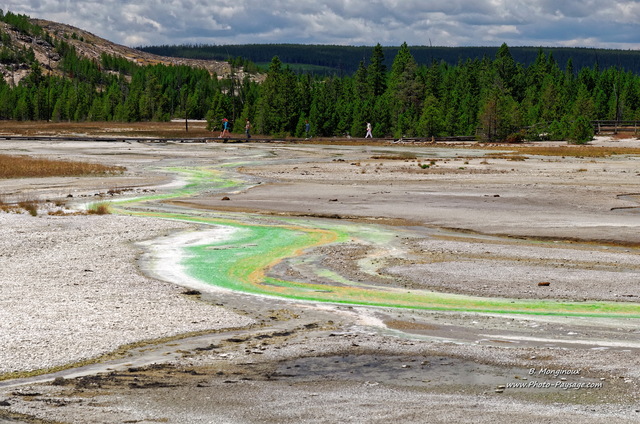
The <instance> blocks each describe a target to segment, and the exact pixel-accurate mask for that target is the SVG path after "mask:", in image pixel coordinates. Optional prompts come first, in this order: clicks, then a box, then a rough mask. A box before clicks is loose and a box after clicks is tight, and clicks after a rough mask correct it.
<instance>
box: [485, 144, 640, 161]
mask: <svg viewBox="0 0 640 424" xmlns="http://www.w3.org/2000/svg"><path fill="white" fill-rule="evenodd" d="M478 147H481V146H478ZM486 149H489V150H505V149H507V150H510V151H512V152H515V153H517V154H520V155H538V156H560V157H562V156H565V157H585V158H602V157H609V156H616V155H640V148H637V147H608V146H508V147H507V146H504V147H500V146H490V147H486Z"/></svg>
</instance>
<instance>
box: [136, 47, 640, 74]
mask: <svg viewBox="0 0 640 424" xmlns="http://www.w3.org/2000/svg"><path fill="white" fill-rule="evenodd" d="M382 49H383V51H384V58H385V65H386V66H387V68H388V69H390V67H391V64H392V62H393V59H394V58H395V56H396V54H397V53H398V49H399V47H391V46H386V47H382ZM498 49H499V47H437V46H434V47H431V46H410V50H411V54H412V55H413V57H414V58H415V60H416V62H417V63H419V64H422V65H429V64H431V63H432V62H434V61H435V62H441V61H442V62H445V63H447V64H449V65H451V66H455V65H457V64H458V63H461V62H462V63H464V62H465V61H466V60H467V59H471V60H474V59H479V60H481V59H482V58H484V57H486V58H489V59H491V60H493V59H494V58H495V57H496V53H497V52H498ZM140 50H142V51H146V52H148V53H154V54H161V55H165V56H173V57H188V58H192V59H211V60H226V59H228V58H229V57H241V58H244V59H246V60H250V61H252V62H254V63H256V64H259V65H266V64H268V63H269V62H270V61H271V59H272V58H273V57H274V56H278V57H279V58H280V60H281V61H282V62H283V63H285V64H287V65H289V66H290V67H291V69H293V70H294V71H309V72H313V73H315V74H337V75H344V74H346V75H350V74H353V73H354V72H355V71H356V70H357V69H358V65H359V64H360V61H364V62H365V63H367V62H368V60H369V59H370V58H371V53H372V50H373V48H372V47H371V46H331V45H302V44H268V45H264V44H242V45H225V46H216V45H203V46H184V45H182V46H181V45H174V46H167V45H163V46H148V47H140ZM509 50H510V52H511V54H512V55H513V58H514V60H515V61H516V62H518V63H520V64H521V65H523V66H525V67H527V66H529V65H531V64H532V63H534V62H535V60H536V58H537V57H538V53H539V52H540V50H542V51H543V52H544V53H545V54H546V55H552V56H553V58H554V60H555V61H556V62H557V63H558V65H559V66H560V68H563V69H564V67H565V65H566V64H567V61H568V60H569V59H571V61H572V62H573V68H574V70H576V71H579V70H580V69H582V68H584V67H593V66H594V65H596V64H597V65H598V67H599V68H600V69H607V68H611V67H615V68H621V69H624V70H627V71H631V72H634V73H635V74H638V75H640V51H637V50H611V49H596V48H583V47H512V46H509Z"/></svg>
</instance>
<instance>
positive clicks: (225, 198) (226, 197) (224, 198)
mask: <svg viewBox="0 0 640 424" xmlns="http://www.w3.org/2000/svg"><path fill="white" fill-rule="evenodd" d="M222 200H231V199H229V196H224V197H223V198H222Z"/></svg>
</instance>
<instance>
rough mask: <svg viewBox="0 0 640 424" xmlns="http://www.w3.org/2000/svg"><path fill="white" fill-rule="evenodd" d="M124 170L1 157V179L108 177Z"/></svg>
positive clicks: (114, 167)
mask: <svg viewBox="0 0 640 424" xmlns="http://www.w3.org/2000/svg"><path fill="white" fill-rule="evenodd" d="M124 170H125V168H123V167H121V166H106V165H101V164H97V163H86V162H74V161H63V160H51V159H38V158H31V157H28V156H12V155H0V179H1V178H33V177H71V176H73V177H77V176H83V175H107V174H119V173H122V172H123V171H124Z"/></svg>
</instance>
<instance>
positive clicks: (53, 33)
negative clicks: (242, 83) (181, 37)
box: [0, 19, 231, 84]
mask: <svg viewBox="0 0 640 424" xmlns="http://www.w3.org/2000/svg"><path fill="white" fill-rule="evenodd" d="M29 21H30V22H31V24H33V25H37V26H39V27H41V28H42V29H43V30H44V32H45V33H46V34H48V35H49V36H50V37H51V38H52V39H53V40H64V41H65V42H66V43H68V44H70V45H72V46H73V47H74V48H75V49H76V51H77V53H78V55H79V56H81V57H83V58H87V59H90V60H93V61H95V62H97V63H99V62H100V57H101V55H102V54H103V53H105V54H108V55H112V56H115V57H120V58H125V59H127V60H129V61H131V62H133V63H136V64H139V65H153V64H165V65H186V66H191V67H199V68H204V69H207V70H208V71H209V72H210V73H212V74H213V73H215V74H216V75H218V76H219V77H225V76H228V75H229V74H230V72H231V67H230V66H229V64H228V63H226V62H222V61H216V60H202V59H182V58H176V57H164V56H160V55H156V54H152V53H147V52H143V51H140V50H136V49H132V48H130V47H126V46H122V45H118V44H115V43H112V42H110V41H108V40H105V39H104V38H100V37H98V36H96V35H94V34H92V33H90V32H88V31H85V30H83V29H80V28H76V27H73V26H70V25H66V24H61V23H56V22H51V21H47V20H43V19H29ZM0 32H1V33H2V34H3V37H8V39H7V38H5V39H4V41H3V42H2V48H3V49H9V50H11V51H12V52H18V53H19V52H20V51H21V50H22V51H26V50H29V49H32V50H33V53H34V55H35V58H36V60H37V61H38V62H39V63H40V65H41V67H42V69H43V70H44V73H48V72H51V73H53V74H60V72H59V70H58V68H59V64H60V59H61V58H60V55H59V54H58V53H57V52H56V51H55V49H54V47H53V46H52V45H51V43H49V42H48V41H46V40H45V39H44V38H43V37H38V36H33V35H30V34H26V33H25V32H24V31H20V30H19V29H17V28H16V26H14V25H11V24H8V23H6V22H0ZM16 55H17V56H19V54H16ZM14 57H16V56H14ZM0 72H1V73H2V75H3V77H4V79H5V81H7V82H9V83H13V84H17V83H18V82H19V81H20V80H21V79H22V78H24V77H25V76H26V75H28V74H29V73H30V72H31V69H30V66H29V65H28V64H27V63H26V62H24V61H20V60H17V61H16V60H0Z"/></svg>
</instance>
